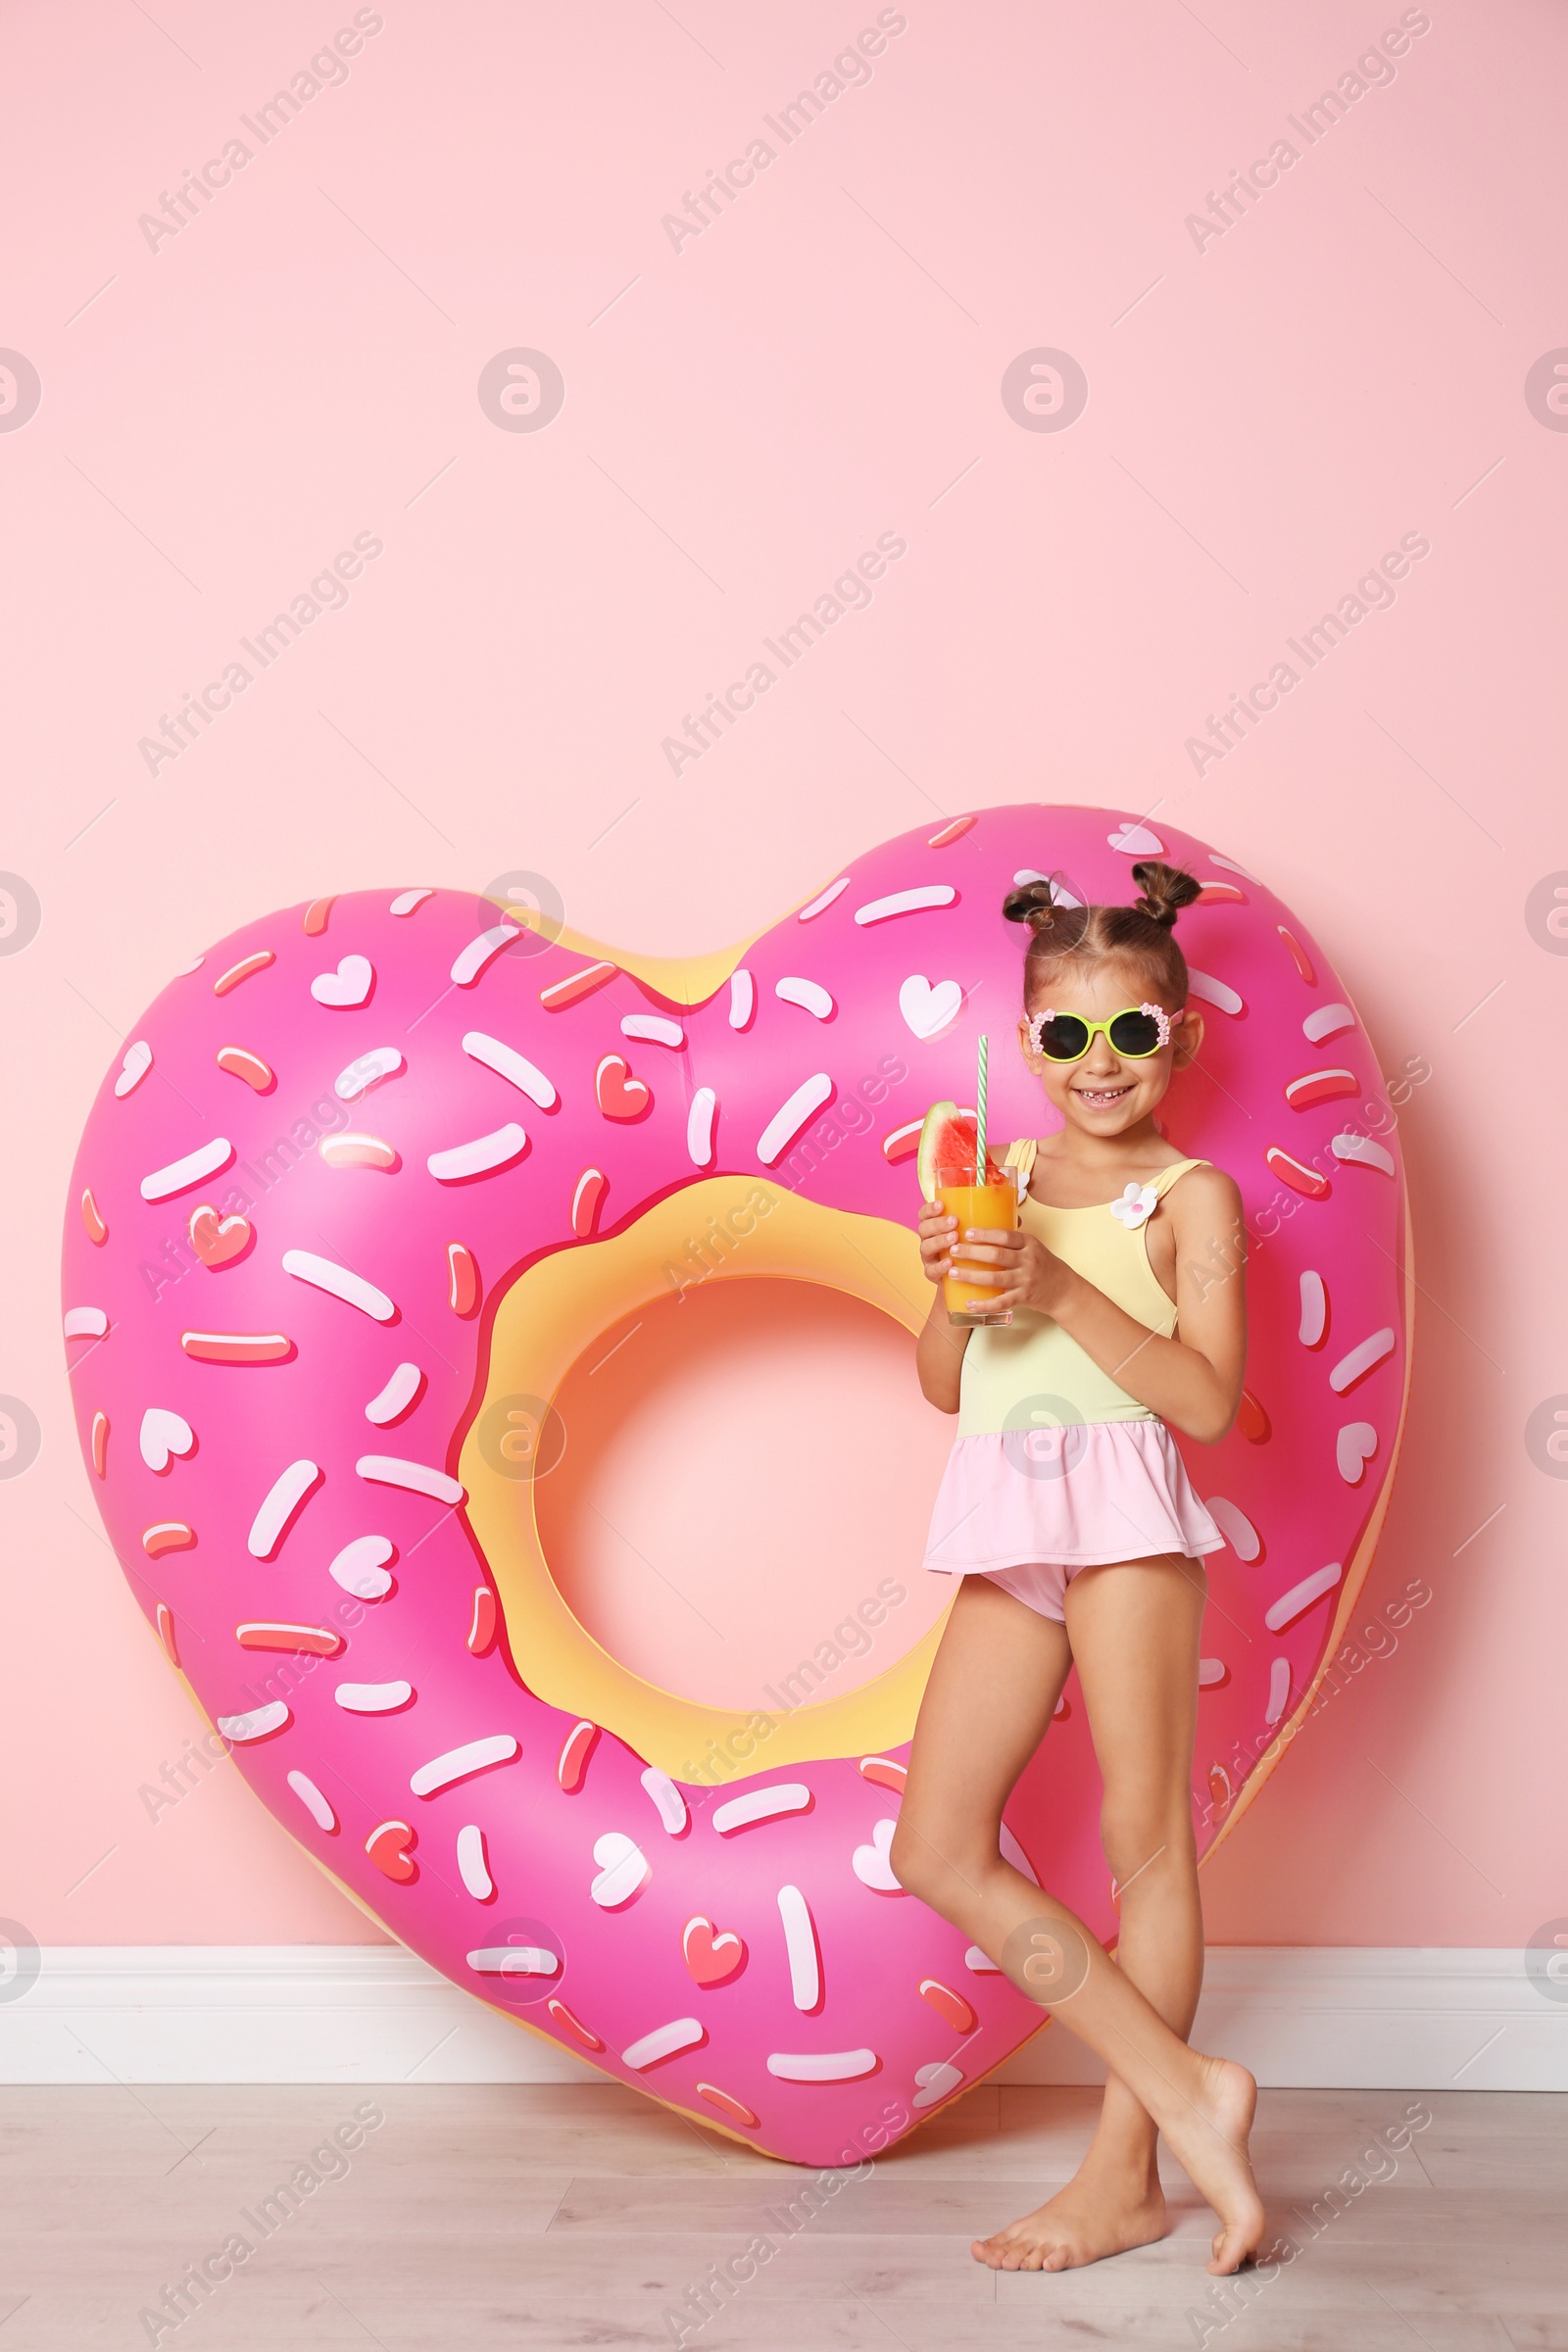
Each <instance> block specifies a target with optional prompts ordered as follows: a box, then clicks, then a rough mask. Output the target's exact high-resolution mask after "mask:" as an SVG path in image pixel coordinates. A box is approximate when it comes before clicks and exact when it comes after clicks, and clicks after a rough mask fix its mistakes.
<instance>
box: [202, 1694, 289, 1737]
mask: <svg viewBox="0 0 1568 2352" xmlns="http://www.w3.org/2000/svg"><path fill="white" fill-rule="evenodd" d="M288 1721H289V1711H288V1709H287V1707H286V1706H285V1705H284V1704H283V1701H282V1700H281V1699H280V1698H274V1699H273V1701H272V1703H271V1705H270V1706H269V1707H252V1709H251V1711H250V1713H249V1714H248V1715H220V1716H219V1718H218V1728H219V1730H220V1731H221V1734H222V1735H223V1738H224V1739H225V1740H233V1741H234V1742H235V1744H236V1745H238V1743H239V1742H240V1741H241V1740H265V1739H266V1737H267V1735H268V1733H269V1732H275V1731H278V1730H280V1729H281V1727H282V1726H283V1725H284V1724H285V1723H287V1722H288Z"/></svg>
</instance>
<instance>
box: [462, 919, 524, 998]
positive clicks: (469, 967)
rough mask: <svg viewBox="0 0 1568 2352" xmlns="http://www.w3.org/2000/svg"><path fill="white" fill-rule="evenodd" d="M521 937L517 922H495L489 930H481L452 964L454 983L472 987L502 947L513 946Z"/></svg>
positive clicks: (463, 986)
mask: <svg viewBox="0 0 1568 2352" xmlns="http://www.w3.org/2000/svg"><path fill="white" fill-rule="evenodd" d="M521 937H522V933H521V932H520V931H519V930H518V928H517V926H516V924H515V923H493V924H492V925H491V927H490V929H489V930H488V931H481V932H480V934H479V936H478V938H477V939H470V940H469V942H468V944H467V946H466V948H465V949H464V951H463V953H462V955H461V956H459V957H458V959H457V961H456V963H455V964H454V965H453V966H452V978H453V981H454V983H455V984H456V985H457V987H459V988H471V987H472V986H473V984H474V982H475V981H476V980H477V979H478V977H479V975H480V973H481V972H482V971H483V970H484V969H485V968H486V966H487V965H488V964H491V963H493V962H494V960H495V958H496V957H497V956H499V955H500V953H501V951H502V949H503V948H509V947H511V945H512V943H513V941H514V940H515V939H520V938H521Z"/></svg>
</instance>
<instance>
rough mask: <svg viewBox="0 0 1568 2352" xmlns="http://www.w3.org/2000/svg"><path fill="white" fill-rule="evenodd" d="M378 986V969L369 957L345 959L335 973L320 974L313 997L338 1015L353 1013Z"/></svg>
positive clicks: (312, 992) (313, 986) (319, 1003)
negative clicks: (376, 972) (376, 982)
mask: <svg viewBox="0 0 1568 2352" xmlns="http://www.w3.org/2000/svg"><path fill="white" fill-rule="evenodd" d="M374 986H375V966H374V965H373V964H372V963H371V961H370V958H369V957H368V956H344V957H343V958H342V960H341V962H340V963H339V964H338V967H337V970H336V971H335V972H318V973H317V975H316V978H315V979H314V980H313V981H312V982H311V994H312V996H313V997H314V998H315V999H316V1002H317V1003H318V1005H330V1006H331V1007H332V1008H333V1009H334V1010H335V1011H338V1012H353V1011H355V1010H357V1009H358V1007H359V1006H360V1005H363V1004H364V1003H365V1000H366V998H367V997H368V995H369V993H370V991H371V989H372V988H373V987H374Z"/></svg>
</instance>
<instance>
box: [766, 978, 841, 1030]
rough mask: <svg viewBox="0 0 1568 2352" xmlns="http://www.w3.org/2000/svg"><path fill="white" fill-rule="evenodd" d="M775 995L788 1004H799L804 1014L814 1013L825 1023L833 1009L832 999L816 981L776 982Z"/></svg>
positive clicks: (785, 980)
mask: <svg viewBox="0 0 1568 2352" xmlns="http://www.w3.org/2000/svg"><path fill="white" fill-rule="evenodd" d="M773 994H774V996H775V997H778V998H780V999H781V1000H782V1001H783V1003H784V1004H786V1005H799V1006H800V1008H801V1010H802V1011H803V1012H809V1013H814V1014H815V1016H816V1018H817V1019H818V1020H819V1021H825V1020H826V1019H827V1016H828V1014H829V1013H830V1012H831V1011H832V1009H833V1000H832V998H831V997H830V996H829V995H828V993H827V990H826V989H825V988H823V987H822V986H821V985H820V984H819V983H818V982H817V981H815V980H797V979H793V978H790V979H784V980H775V981H774V983H773Z"/></svg>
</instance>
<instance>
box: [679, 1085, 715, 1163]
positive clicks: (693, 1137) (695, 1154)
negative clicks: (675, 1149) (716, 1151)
mask: <svg viewBox="0 0 1568 2352" xmlns="http://www.w3.org/2000/svg"><path fill="white" fill-rule="evenodd" d="M717 1107H718V1097H717V1096H716V1095H715V1094H714V1092H713V1090H712V1088H711V1086H700V1087H699V1088H698V1089H697V1092H696V1094H695V1095H693V1097H692V1106H691V1108H690V1110H689V1111H688V1112H687V1113H686V1150H687V1152H689V1153H690V1155H691V1162H692V1165H693V1167H694V1168H707V1167H711V1165H712V1160H713V1113H714V1111H715V1110H716V1109H717Z"/></svg>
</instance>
